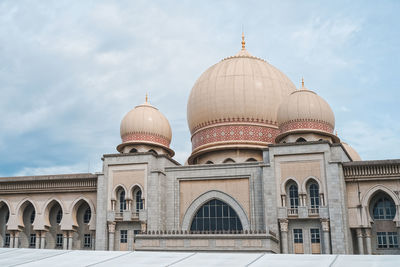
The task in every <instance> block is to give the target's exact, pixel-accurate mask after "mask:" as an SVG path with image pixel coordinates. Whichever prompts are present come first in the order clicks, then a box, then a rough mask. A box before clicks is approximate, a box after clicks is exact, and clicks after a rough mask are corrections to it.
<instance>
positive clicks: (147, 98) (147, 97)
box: [146, 93, 149, 103]
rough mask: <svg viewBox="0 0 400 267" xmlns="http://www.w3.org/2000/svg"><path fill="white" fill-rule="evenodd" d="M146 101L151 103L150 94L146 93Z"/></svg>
mask: <svg viewBox="0 0 400 267" xmlns="http://www.w3.org/2000/svg"><path fill="white" fill-rule="evenodd" d="M146 103H149V95H148V94H147V93H146Z"/></svg>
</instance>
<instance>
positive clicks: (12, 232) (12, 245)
mask: <svg viewBox="0 0 400 267" xmlns="http://www.w3.org/2000/svg"><path fill="white" fill-rule="evenodd" d="M13 247H14V231H11V232H10V248H13Z"/></svg>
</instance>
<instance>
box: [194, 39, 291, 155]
mask: <svg viewBox="0 0 400 267" xmlns="http://www.w3.org/2000/svg"><path fill="white" fill-rule="evenodd" d="M295 89H296V88H295V86H294V84H293V83H292V82H291V81H290V80H289V78H288V77H286V75H285V74H283V73H282V72H281V71H279V70H278V69H277V68H275V67H274V66H272V65H270V64H269V63H267V62H266V61H264V60H262V59H260V58H257V57H254V56H252V55H251V54H250V53H249V52H247V50H246V49H245V48H244V44H243V48H242V50H241V51H240V52H239V53H238V54H236V55H235V56H232V57H228V58H225V59H223V60H222V61H220V62H219V63H217V64H215V65H213V66H211V67H210V68H209V69H207V70H206V71H205V72H204V73H203V74H202V75H201V76H200V78H199V79H198V80H197V81H196V83H195V85H194V86H193V88H192V91H191V93H190V96H189V101H188V105H187V118H188V124H189V128H190V132H191V133H192V149H193V152H192V156H193V153H195V152H196V151H199V150H202V149H203V148H206V147H208V148H209V147H210V146H213V147H216V146H220V145H227V144H232V143H235V144H241V145H243V144H251V145H257V146H259V145H263V146H265V145H266V144H269V143H273V142H274V139H275V136H276V135H277V134H278V127H277V110H278V106H279V104H280V102H281V101H282V99H283V98H284V97H286V96H288V95H289V94H290V93H291V92H293V91H294V90H295ZM267 128H268V129H267ZM189 161H190V160H189Z"/></svg>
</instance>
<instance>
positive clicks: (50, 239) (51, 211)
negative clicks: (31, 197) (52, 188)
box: [46, 200, 63, 249]
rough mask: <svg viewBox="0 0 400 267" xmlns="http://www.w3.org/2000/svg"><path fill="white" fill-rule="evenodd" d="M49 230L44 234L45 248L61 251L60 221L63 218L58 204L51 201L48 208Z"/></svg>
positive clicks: (61, 234)
mask: <svg viewBox="0 0 400 267" xmlns="http://www.w3.org/2000/svg"><path fill="white" fill-rule="evenodd" d="M46 209H47V210H48V220H49V228H48V232H47V233H46V248H49V249H54V248H56V249H62V246H63V233H62V230H61V220H62V218H63V210H62V208H61V205H60V203H59V202H57V201H55V200H53V201H52V202H50V203H49V205H48V207H47V208H46Z"/></svg>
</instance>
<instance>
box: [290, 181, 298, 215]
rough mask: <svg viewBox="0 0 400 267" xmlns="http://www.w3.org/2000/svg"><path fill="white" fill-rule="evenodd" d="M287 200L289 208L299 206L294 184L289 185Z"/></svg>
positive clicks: (296, 189)
mask: <svg viewBox="0 0 400 267" xmlns="http://www.w3.org/2000/svg"><path fill="white" fill-rule="evenodd" d="M289 202H290V208H291V209H297V208H298V207H299V191H298V188H297V185H295V184H292V185H290V186H289Z"/></svg>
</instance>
